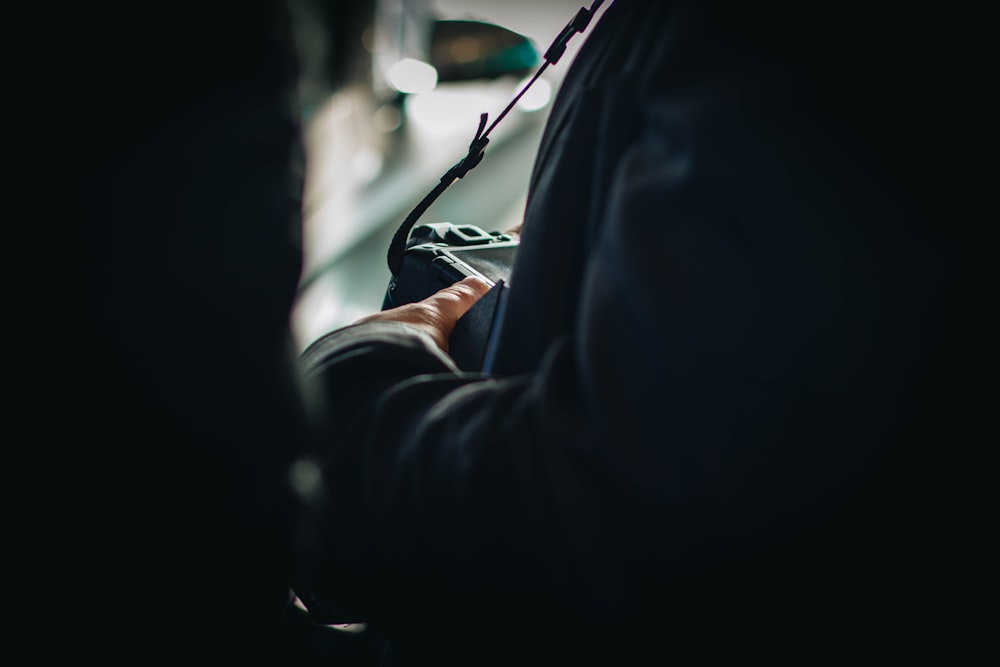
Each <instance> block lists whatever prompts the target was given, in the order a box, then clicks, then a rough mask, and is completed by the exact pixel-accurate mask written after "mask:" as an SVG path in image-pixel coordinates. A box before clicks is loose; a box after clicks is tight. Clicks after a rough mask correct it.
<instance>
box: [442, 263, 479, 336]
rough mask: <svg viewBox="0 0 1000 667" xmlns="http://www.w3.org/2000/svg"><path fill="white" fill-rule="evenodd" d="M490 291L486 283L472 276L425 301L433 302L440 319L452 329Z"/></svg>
mask: <svg viewBox="0 0 1000 667" xmlns="http://www.w3.org/2000/svg"><path fill="white" fill-rule="evenodd" d="M490 289H491V288H490V284H489V283H488V282H486V281H485V280H483V279H482V278H479V277H475V276H472V277H469V278H465V279H463V280H460V281H459V282H457V283H455V284H453V285H451V286H450V287H445V288H444V289H442V290H440V291H438V292H436V293H435V294H433V295H432V296H430V297H429V298H428V299H427V300H428V301H433V305H434V307H435V308H437V309H438V311H439V312H440V314H441V318H442V319H443V320H444V321H445V322H450V323H451V325H452V328H453V327H454V323H455V322H457V321H458V319H459V318H460V317H462V315H465V313H467V312H468V311H469V309H470V308H472V306H474V305H475V304H476V302H477V301H479V299H481V298H482V297H483V296H484V295H485V294H486V293H487V292H489V291H490ZM449 334H450V332H449Z"/></svg>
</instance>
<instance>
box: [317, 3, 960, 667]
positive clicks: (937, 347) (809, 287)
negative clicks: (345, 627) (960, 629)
mask: <svg viewBox="0 0 1000 667" xmlns="http://www.w3.org/2000/svg"><path fill="white" fill-rule="evenodd" d="M819 14H820V12H818V11H817V10H816V9H815V8H812V7H810V8H804V7H803V6H800V3H711V2H708V3H705V2H702V3H694V2H692V3H686V2H680V3H644V2H629V1H627V0H619V1H618V2H616V3H615V4H614V5H612V6H611V7H610V8H608V9H607V11H606V14H605V15H604V17H603V18H602V20H601V21H600V23H599V24H598V25H596V26H595V27H594V28H593V32H592V34H591V35H590V36H589V37H588V39H587V43H586V44H585V45H584V47H583V49H582V51H581V52H580V54H579V56H578V57H577V59H576V61H575V62H574V63H573V66H572V68H571V70H570V72H569V73H568V76H567V79H566V80H565V83H564V84H563V87H562V89H561V91H560V94H559V97H558V100H557V102H556V105H555V107H554V109H553V111H552V115H551V118H550V120H549V122H548V127H547V131H546V133H545V135H544V138H543V141H542V144H541V147H540V149H539V153H538V158H537V162H536V165H535V170H534V175H533V177H532V181H531V187H530V195H529V199H528V204H527V209H526V212H525V221H524V231H523V237H522V242H521V247H520V250H519V252H518V257H517V261H516V266H515V267H514V270H513V273H512V276H511V282H510V292H509V302H508V305H507V310H506V313H505V316H504V319H503V321H502V323H501V326H502V329H501V335H500V343H499V348H498V355H497V362H496V365H495V372H494V373H493V375H492V376H490V377H483V376H477V375H469V374H462V373H459V372H457V371H456V369H455V367H454V366H453V365H452V364H451V362H450V360H449V358H448V357H447V356H446V355H444V354H442V353H440V352H439V351H437V350H436V349H435V348H434V347H433V345H432V344H431V343H430V341H429V340H427V339H424V338H422V337H421V336H420V335H418V334H416V333H414V332H413V331H410V330H408V329H407V328H406V327H405V326H402V325H389V324H366V325H359V326H354V327H349V328H347V329H343V330H341V331H337V332H334V333H332V334H329V335H328V336H326V337H324V338H322V339H320V340H319V341H317V342H316V343H315V344H314V345H313V346H312V347H311V348H310V349H309V350H307V352H306V354H305V355H304V366H305V369H306V373H307V376H308V378H309V382H310V383H311V384H310V391H311V400H312V401H313V404H314V406H317V409H316V411H315V413H314V414H315V415H316V425H317V427H316V428H317V430H316V432H317V434H318V445H317V448H316V454H315V456H316V458H317V460H318V461H320V462H321V464H322V470H323V482H324V484H323V488H322V490H321V491H317V492H316V493H315V494H314V495H312V496H310V498H309V499H308V502H306V503H305V507H306V511H304V513H303V521H302V537H303V541H302V544H301V548H302V553H303V555H304V559H303V563H304V568H303V569H304V573H305V574H304V579H305V582H308V583H303V586H304V587H305V588H309V589H312V590H318V591H321V592H322V594H323V595H324V596H325V598H326V599H328V600H331V601H332V602H333V603H334V604H336V605H337V606H339V607H340V608H342V609H343V610H345V613H346V614H347V616H348V617H349V618H347V620H366V621H371V622H372V623H373V625H374V626H375V627H377V628H381V629H382V630H383V632H385V634H386V635H388V636H390V637H397V638H398V637H402V639H401V640H400V641H399V642H398V645H399V646H401V647H403V648H401V649H400V650H405V647H406V646H407V643H408V642H409V643H411V644H420V645H423V644H425V643H426V644H427V645H429V646H430V647H432V648H431V650H433V651H434V652H435V657H436V658H437V659H441V655H440V652H442V651H445V650H446V649H447V648H448V647H451V648H455V649H456V650H457V651H458V655H459V656H462V655H465V656H466V657H467V656H468V655H469V654H467V653H462V651H464V650H465V649H468V648H469V647H473V650H477V653H476V654H475V655H477V656H482V655H483V654H484V653H485V654H486V655H493V652H494V651H497V650H502V651H508V652H511V651H519V650H521V648H523V647H524V646H526V645H533V644H531V642H528V641H527V638H537V637H538V636H544V637H545V638H546V640H547V642H548V643H547V644H545V646H547V647H548V648H547V649H546V650H547V651H550V652H547V653H546V652H539V651H541V649H537V648H535V649H531V651H530V652H528V653H524V654H518V655H520V656H521V657H520V658H519V659H526V660H529V661H530V660H531V658H532V657H534V658H537V659H538V661H539V662H542V661H543V660H544V659H550V658H552V656H553V655H559V654H561V653H562V652H564V651H571V652H575V654H582V655H587V654H588V653H589V652H591V651H597V650H602V649H605V648H608V647H609V646H611V647H613V649H614V650H616V651H617V650H633V648H634V647H637V646H648V642H649V641H656V642H662V644H664V645H666V646H668V647H669V650H668V651H667V652H680V651H683V650H689V651H691V653H692V654H697V655H701V654H703V653H707V654H712V653H713V652H715V651H723V652H734V651H739V652H741V653H744V652H746V651H756V652H757V653H760V654H766V655H773V654H774V653H775V652H780V651H785V652H792V653H793V654H794V652H795V651H797V650H800V649H802V648H803V647H808V649H807V650H808V651H810V653H806V654H805V655H806V656H813V655H815V653H814V652H815V651H817V650H821V651H822V650H825V649H823V648H821V647H827V646H840V647H842V648H843V647H845V646H860V645H862V644H863V643H865V642H867V641H869V640H871V639H872V638H877V640H878V641H877V644H878V646H880V647H882V648H886V647H890V646H893V645H894V642H895V641H896V640H897V639H898V638H899V637H903V636H906V637H910V636H912V635H911V634H910V633H911V632H912V627H911V625H910V624H911V622H912V621H913V620H914V619H917V618H919V619H922V621H926V620H927V619H928V618H931V619H934V618H936V616H935V615H934V614H935V611H934V610H933V609H930V610H929V609H927V606H926V605H924V604H922V601H925V600H926V599H927V596H928V595H929V593H928V587H933V586H934V584H933V583H932V582H927V579H926V578H923V579H922V581H924V582H927V583H923V584H922V585H921V586H918V587H914V586H912V585H911V583H912V581H911V579H910V577H911V576H914V575H915V574H916V573H917V572H918V571H920V570H921V568H922V565H920V564H919V563H922V562H923V561H922V560H920V559H915V558H914V554H915V553H919V550H920V549H919V545H920V543H921V539H922V538H918V537H917V536H918V535H922V534H926V531H928V530H932V528H930V527H928V526H927V525H924V524H923V523H922V522H923V521H924V520H925V515H924V514H923V509H925V508H926V499H925V496H924V495H923V493H922V492H921V491H920V485H918V484H915V483H914V482H913V477H912V474H913V471H914V470H922V469H923V468H922V467H921V466H923V464H924V458H923V457H924V451H925V450H924V448H923V447H922V443H925V442H928V441H931V440H933V439H934V438H935V437H937V436H938V435H940V433H941V430H942V429H943V428H944V424H946V423H947V421H948V418H947V416H946V415H947V407H948V405H947V401H944V400H942V399H941V397H940V396H939V395H938V394H936V392H937V388H938V386H939V385H938V384H937V383H938V382H939V380H940V379H941V377H943V375H942V374H943V373H944V369H945V368H946V366H945V364H944V363H943V359H944V354H943V351H944V350H945V349H947V348H946V344H945V342H943V339H942V338H941V336H940V334H941V323H942V322H943V321H945V320H946V319H947V317H948V312H947V309H948V308H949V307H950V306H949V301H948V300H947V299H946V295H947V292H946V289H947V288H948V287H949V285H950V283H949V281H950V280H951V278H950V270H951V264H950V253H951V251H952V247H951V243H952V240H951V239H950V238H949V236H948V234H949V233H950V232H948V230H947V229H946V228H943V227H942V226H941V225H940V224H939V223H938V220H937V219H936V214H937V213H938V211H939V210H940V209H939V205H940V203H941V202H940V201H939V200H938V193H939V191H940V190H939V188H937V187H934V186H936V185H937V184H939V181H938V180H937V176H935V175H934V174H932V173H930V172H928V171H927V170H926V169H925V168H923V167H922V166H921V165H924V164H926V160H927V159H928V157H931V156H929V155H928V150H929V149H930V151H931V152H933V151H934V150H935V149H936V148H939V147H933V146H932V147H928V146H927V145H926V144H925V143H915V142H914V132H915V131H916V130H917V129H918V128H919V127H921V123H922V122H925V121H926V119H927V118H929V117H935V114H936V112H937V110H936V109H934V108H930V107H929V106H928V105H927V100H926V98H925V97H924V96H923V94H922V91H923V86H925V85H926V83H927V81H926V77H928V76H931V77H933V76H935V72H936V70H935V69H934V68H933V67H932V66H931V65H932V64H931V63H930V62H929V61H930V60H931V59H930V58H929V57H928V56H927V55H926V54H925V52H924V51H923V50H922V49H920V48H918V47H919V44H918V43H917V42H918V40H917V37H916V35H917V34H919V30H916V27H918V26H925V25H927V24H930V23H932V22H933V21H934V17H933V16H931V15H925V16H924V15H918V13H917V10H915V9H913V8H912V7H911V8H909V9H907V11H906V13H905V14H900V13H898V12H895V11H894V10H893V9H892V8H877V9H870V10H869V11H866V13H865V15H864V17H861V16H859V15H856V14H853V13H852V12H851V11H842V12H830V14H831V15H825V14H824V15H819ZM901 26H903V27H901ZM931 159H933V157H931ZM484 169H486V170H488V169H489V158H488V155H487V158H486V161H485V162H484V165H483V166H482V167H480V172H482V170H484ZM480 175H481V173H475V174H472V175H470V176H469V177H470V178H476V177H478V176H480ZM457 187H460V185H459V186H457ZM932 406H933V407H934V410H933V411H931V410H929V409H928V408H930V407H932ZM942 408H944V409H942ZM917 526H920V528H919V529H918V528H917ZM918 609H919V611H917V610H918ZM928 614H929V615H928ZM934 622H936V621H932V624H933V623H934ZM899 633H902V634H899ZM918 634H919V633H918ZM924 636H925V637H926V636H927V635H924ZM609 638H610V639H611V640H610V641H605V640H607V639H609ZM720 638H725V639H720ZM917 643H919V641H918V642H917ZM476 647H478V649H477V648H476ZM501 647H502V648H501ZM513 647H521V648H513ZM424 648H427V646H424ZM634 650H635V651H636V653H637V654H638V653H640V650H639V649H634ZM505 655H506V654H505ZM542 656H545V658H543V657H542ZM459 661H461V659H459Z"/></svg>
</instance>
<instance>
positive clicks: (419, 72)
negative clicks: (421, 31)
mask: <svg viewBox="0 0 1000 667" xmlns="http://www.w3.org/2000/svg"><path fill="white" fill-rule="evenodd" d="M385 78H386V80H387V81H388V82H389V85H390V86H392V87H393V88H395V89H396V90H398V91H399V92H401V93H413V94H415V93H426V92H429V91H432V90H434V88H435V87H436V86H437V82H438V73H437V70H436V69H434V68H433V67H432V66H431V65H428V64H427V63H425V62H421V61H419V60H414V59H413V58H404V59H403V60H400V61H399V62H398V63H396V64H395V65H393V66H391V67H390V68H389V69H388V70H386V73H385Z"/></svg>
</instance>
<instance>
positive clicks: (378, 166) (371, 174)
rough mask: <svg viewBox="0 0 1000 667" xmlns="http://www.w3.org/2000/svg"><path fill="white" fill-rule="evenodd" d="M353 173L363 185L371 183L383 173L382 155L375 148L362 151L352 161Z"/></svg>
mask: <svg viewBox="0 0 1000 667" xmlns="http://www.w3.org/2000/svg"><path fill="white" fill-rule="evenodd" d="M351 171H353V172H354V175H355V176H357V177H358V180H359V181H361V182H362V183H370V182H371V181H373V180H374V179H375V177H376V176H378V175H379V172H380V171H382V154H381V153H380V152H378V151H377V150H375V149H373V148H362V149H360V150H359V151H358V152H357V153H356V154H355V156H354V158H353V159H352V160H351Z"/></svg>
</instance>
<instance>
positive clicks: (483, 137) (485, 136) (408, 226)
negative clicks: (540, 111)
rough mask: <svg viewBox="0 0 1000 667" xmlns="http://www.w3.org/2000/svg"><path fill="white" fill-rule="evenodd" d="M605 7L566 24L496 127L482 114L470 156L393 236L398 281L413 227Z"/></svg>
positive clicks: (391, 257) (597, 0)
mask: <svg viewBox="0 0 1000 667" xmlns="http://www.w3.org/2000/svg"><path fill="white" fill-rule="evenodd" d="M602 4H604V0H594V3H593V4H592V5H591V6H590V9H586V8H583V7H581V8H580V11H578V12H577V13H576V16H574V17H573V19H572V20H571V21H570V22H569V23H567V24H566V27H565V28H563V29H562V32H560V33H559V36H558V37H556V39H555V41H554V42H552V46H550V47H549V48H548V50H547V51H546V52H545V55H544V56H543V57H544V59H545V62H544V63H542V65H541V67H539V68H538V71H537V72H535V75H534V76H533V77H531V81H529V82H528V83H527V84H525V85H524V87H523V88H521V90H520V91H519V92H518V93H517V95H515V96H514V99H513V100H511V102H510V104H508V105H507V107H506V108H505V109H504V110H503V111H501V112H500V115H499V116H497V118H496V120H494V121H493V124H491V125H490V126H489V128H487V129H486V131H485V132H484V131H483V128H484V127H486V122H487V120H488V119H489V116H488V114H485V113H484V114H481V115H480V116H479V129H477V130H476V136H475V137H474V138H473V140H472V143H470V144H469V152H468V153H467V154H466V155H465V157H463V158H462V159H461V160H459V161H458V162H456V163H455V164H454V165H452V167H451V168H450V169H449V170H448V171H446V172H445V173H444V175H443V176H442V177H441V180H440V181H439V182H438V184H437V185H436V186H434V189H433V190H431V191H430V192H428V193H427V195H425V196H424V198H423V199H421V200H420V203H419V204H417V205H416V207H414V209H413V210H412V211H410V214H409V215H407V216H406V219H405V220H403V222H402V224H400V225H399V228H398V229H397V230H396V233H395V234H393V236H392V241H391V242H390V243H389V252H388V254H387V257H386V259H387V261H388V264H389V271H391V272H392V275H393V276H394V277H395V276H397V275H399V270H400V269H401V268H402V266H403V255H404V254H405V253H406V242H407V240H408V239H409V238H410V231H411V230H412V229H413V226H414V225H415V224H416V223H417V220H418V219H419V218H420V216H421V215H423V214H424V211H426V210H427V209H428V208H430V205H431V204H433V203H434V200H436V199H437V198H438V197H440V196H441V193H442V192H444V191H445V190H447V189H448V187H449V186H450V185H451V184H452V183H454V182H455V181H457V180H458V179H460V178H462V177H464V176H465V175H466V174H467V173H469V172H470V171H471V170H472V169H474V168H475V167H476V166H477V165H478V164H479V163H480V162H482V161H483V156H484V155H485V152H486V145H487V144H489V143H490V139H489V134H490V133H491V132H492V131H493V128H495V127H496V126H497V124H498V123H499V122H500V121H501V120H503V119H504V118H505V117H506V116H507V114H508V113H510V111H511V109H513V108H514V105H516V104H517V102H518V101H519V100H520V99H521V97H522V96H523V95H524V94H525V93H526V92H527V91H528V89H529V88H531V86H532V85H533V84H534V83H535V81H537V80H538V77H540V76H541V75H542V72H544V71H545V70H546V68H547V67H548V66H549V65H554V64H556V63H557V62H559V59H560V58H562V56H563V54H564V53H565V52H566V45H567V44H568V43H569V40H570V39H571V38H572V37H573V35H575V34H577V33H580V32H583V31H584V30H586V29H587V26H588V25H590V20H591V19H592V18H593V17H594V14H595V13H596V12H597V10H598V9H599V8H600V6H601V5H602Z"/></svg>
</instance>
